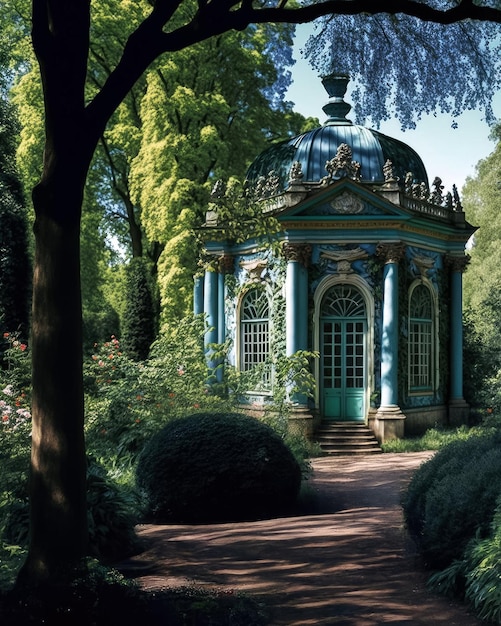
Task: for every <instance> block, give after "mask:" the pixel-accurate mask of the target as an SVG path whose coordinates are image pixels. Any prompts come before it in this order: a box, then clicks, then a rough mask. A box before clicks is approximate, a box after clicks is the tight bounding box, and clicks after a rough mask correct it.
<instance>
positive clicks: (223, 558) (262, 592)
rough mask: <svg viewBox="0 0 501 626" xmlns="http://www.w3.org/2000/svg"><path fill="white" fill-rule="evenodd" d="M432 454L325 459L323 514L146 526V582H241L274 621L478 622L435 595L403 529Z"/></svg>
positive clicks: (232, 585)
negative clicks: (405, 493)
mask: <svg viewBox="0 0 501 626" xmlns="http://www.w3.org/2000/svg"><path fill="white" fill-rule="evenodd" d="M429 456H430V453H411V454H382V455H376V456H365V457H362V458H356V457H341V458H339V457H338V458H321V459H316V460H315V461H314V462H313V466H314V470H315V473H314V477H313V478H312V479H310V481H309V483H310V488H311V489H313V490H314V492H316V493H317V494H318V496H319V501H320V502H322V503H323V506H322V511H321V512H320V514H318V515H308V516H301V517H290V518H282V519H274V520H264V521H258V522H247V523H239V524H217V525H216V524H214V525H205V526H183V525H169V526H144V527H142V528H141V531H140V533H141V535H142V537H143V538H144V539H145V540H146V541H147V550H146V552H143V553H142V554H140V555H138V556H137V557H135V558H134V559H133V561H136V562H137V564H138V565H139V566H140V565H141V564H145V565H152V569H151V570H145V571H144V573H143V575H142V576H140V577H139V579H138V580H139V581H140V582H141V583H142V584H143V585H144V587H147V588H152V587H173V586H181V585H188V584H196V585H204V586H208V587H211V588H219V589H224V590H242V591H245V592H248V593H250V594H252V595H255V596H260V597H262V598H263V600H264V601H265V602H266V604H267V606H269V607H271V609H272V612H273V622H272V623H273V624H274V625H275V626H279V625H287V626H300V625H301V626H306V625H311V626H319V625H330V624H332V625H334V624H335V625H346V626H348V625H353V626H373V625H375V624H394V625H397V624H398V625H401V624H402V625H403V624H426V625H432V626H437V625H444V626H445V625H447V626H473V625H475V624H480V623H481V622H480V621H479V620H477V619H475V618H474V617H473V616H472V615H471V614H470V613H469V612H468V610H467V609H466V608H465V607H463V606H462V605H458V604H455V603H453V602H451V601H450V600H448V599H445V598H443V597H440V596H436V595H434V594H432V593H430V592H429V591H428V590H427V589H426V586H425V580H426V575H425V573H424V572H423V570H422V569H421V567H420V563H419V559H418V557H417V555H416V554H415V551H414V548H413V545H412V542H411V541H410V540H409V538H408V536H407V533H406V531H405V529H404V527H403V519H402V510H401V507H400V505H399V499H400V493H401V490H402V489H403V488H404V487H405V485H406V484H407V482H408V480H409V478H410V476H411V475H412V473H413V472H414V471H415V469H416V468H417V467H418V466H419V465H420V464H421V462H423V461H424V460H425V459H426V458H428V457H429Z"/></svg>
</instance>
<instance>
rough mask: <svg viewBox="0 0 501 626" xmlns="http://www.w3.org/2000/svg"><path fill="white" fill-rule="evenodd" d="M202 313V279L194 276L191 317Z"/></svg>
mask: <svg viewBox="0 0 501 626" xmlns="http://www.w3.org/2000/svg"><path fill="white" fill-rule="evenodd" d="M203 312H204V279H203V277H202V276H195V277H194V279H193V315H200V313H203Z"/></svg>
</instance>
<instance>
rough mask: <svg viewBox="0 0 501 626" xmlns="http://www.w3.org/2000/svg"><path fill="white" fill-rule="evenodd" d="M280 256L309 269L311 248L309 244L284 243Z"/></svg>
mask: <svg viewBox="0 0 501 626" xmlns="http://www.w3.org/2000/svg"><path fill="white" fill-rule="evenodd" d="M282 255H283V257H284V258H285V260H286V261H287V262H288V261H298V262H299V263H301V265H304V267H309V266H310V262H311V246H310V244H309V243H291V242H290V241H284V243H283V244H282Z"/></svg>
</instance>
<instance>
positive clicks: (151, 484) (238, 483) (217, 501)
mask: <svg viewBox="0 0 501 626" xmlns="http://www.w3.org/2000/svg"><path fill="white" fill-rule="evenodd" d="M136 476H137V483H138V486H139V487H140V488H141V489H142V490H143V491H144V493H145V495H146V499H147V506H148V509H149V514H150V516H151V518H152V519H153V520H154V521H157V522H191V523H200V522H215V521H235V520H245V519H258V518H262V517H271V516H274V515H279V514H283V513H286V512H288V511H290V509H291V507H292V506H293V504H294V503H295V501H296V498H297V496H298V493H299V488H300V485H301V469H300V466H299V464H298V462H297V461H296V459H295V458H294V456H293V454H292V452H291V451H290V450H289V449H288V448H287V446H286V445H285V444H284V442H283V441H282V439H281V438H280V437H279V436H278V435H277V434H276V433H275V432H274V431H273V430H272V429H271V428H270V427H269V426H266V425H265V424H263V423H262V422H259V421H258V420H256V419H255V418H252V417H247V416H245V415H241V414H238V413H226V414H220V413H198V414H194V415H189V416H187V417H183V418H180V419H178V420H174V421H172V422H170V423H169V424H168V425H167V426H165V427H164V428H163V429H162V430H161V431H160V432H158V433H157V434H156V435H154V436H153V437H152V438H151V440H150V441H149V442H148V444H146V446H145V448H144V449H143V451H142V453H141V455H140V457H139V460H138V465H137V473H136Z"/></svg>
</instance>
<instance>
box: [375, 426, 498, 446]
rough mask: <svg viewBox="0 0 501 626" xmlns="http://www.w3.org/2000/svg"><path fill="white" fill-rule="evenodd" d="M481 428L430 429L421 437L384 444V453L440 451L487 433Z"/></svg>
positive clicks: (395, 440) (394, 440)
mask: <svg viewBox="0 0 501 626" xmlns="http://www.w3.org/2000/svg"><path fill="white" fill-rule="evenodd" d="M485 430H486V429H485V428H483V427H480V426H475V427H472V428H470V427H468V426H459V427H458V428H445V427H444V428H430V429H429V430H427V431H426V432H425V433H424V434H423V435H422V436H420V437H407V438H405V439H393V440H392V441H387V442H386V443H384V444H382V446H381V447H382V449H383V452H423V451H425V450H440V448H442V447H443V446H446V445H448V444H450V443H452V442H453V441H457V440H465V439H469V438H470V437H472V436H474V435H478V434H480V433H481V432H485Z"/></svg>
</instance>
